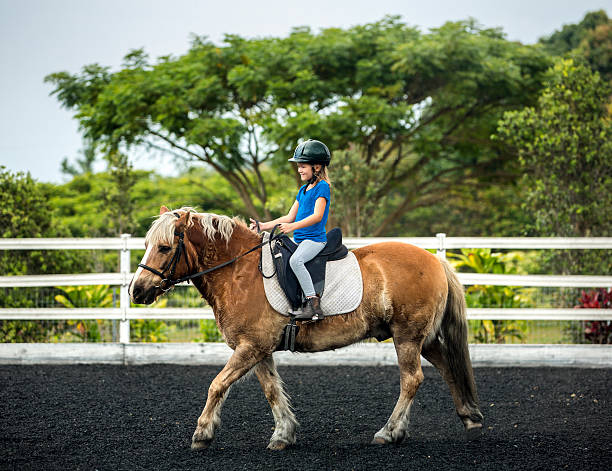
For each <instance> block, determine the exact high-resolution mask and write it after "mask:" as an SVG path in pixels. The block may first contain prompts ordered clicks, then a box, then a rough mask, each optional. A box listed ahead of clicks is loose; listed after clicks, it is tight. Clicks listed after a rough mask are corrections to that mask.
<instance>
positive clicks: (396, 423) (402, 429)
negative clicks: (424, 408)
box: [372, 336, 424, 445]
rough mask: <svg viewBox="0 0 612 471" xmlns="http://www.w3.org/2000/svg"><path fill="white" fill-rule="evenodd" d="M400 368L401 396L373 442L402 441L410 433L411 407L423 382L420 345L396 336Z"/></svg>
mask: <svg viewBox="0 0 612 471" xmlns="http://www.w3.org/2000/svg"><path fill="white" fill-rule="evenodd" d="M394 341H395V350H396V352H397V359H398V364H399V368H400V396H399V399H398V400H397V403H396V404H395V408H394V409H393V412H392V413H391V417H389V420H387V423H386V424H385V426H384V427H383V428H381V429H380V430H379V431H378V432H376V434H375V435H374V439H373V440H372V443H373V444H377V445H383V444H386V443H401V442H402V441H404V439H405V438H406V436H407V435H408V423H409V421H410V407H411V406H412V401H413V400H414V395H415V394H416V392H417V389H419V386H420V384H421V383H422V382H423V379H424V376H423V370H422V369H421V356H420V345H419V344H417V343H416V342H413V341H408V342H401V340H400V339H399V338H398V337H397V336H396V337H394Z"/></svg>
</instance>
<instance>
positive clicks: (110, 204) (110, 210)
mask: <svg viewBox="0 0 612 471" xmlns="http://www.w3.org/2000/svg"><path fill="white" fill-rule="evenodd" d="M107 160H108V166H109V172H108V173H109V176H110V180H111V182H112V185H109V186H107V187H105V188H104V192H103V204H104V207H105V209H106V211H105V213H104V218H103V220H104V227H106V228H107V230H108V231H109V232H110V233H111V234H112V235H114V236H119V235H121V234H126V233H127V234H129V233H131V232H132V230H133V228H134V215H133V213H134V209H135V205H134V198H133V196H132V187H133V186H134V183H135V181H136V177H135V175H134V173H133V171H132V165H131V164H130V163H129V161H128V157H127V155H125V154H121V153H118V152H111V153H109V155H108V156H107Z"/></svg>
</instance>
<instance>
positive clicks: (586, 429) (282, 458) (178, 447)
mask: <svg viewBox="0 0 612 471" xmlns="http://www.w3.org/2000/svg"><path fill="white" fill-rule="evenodd" d="M220 369H221V368H220V367H218V366H174V365H148V366H127V367H126V366H105V365H81V366H79V365H72V366H0V385H1V387H0V411H1V414H0V469H18V470H24V469H45V470H46V469H62V470H63V469H87V470H93V469H104V470H116V469H126V470H128V469H129V470H132V469H164V470H166V469H168V470H169V469H173V470H174V469H203V470H208V469H223V470H242V469H247V470H259V469H262V470H299V471H302V470H304V471H306V470H315V469H317V470H318V469H323V470H353V469H354V470H368V471H373V470H376V469H383V468H384V469H401V470H405V469H419V470H423V469H471V470H472V469H493V470H495V471H500V470H505V469H513V470H524V469H546V470H553V469H554V470H556V469H569V470H582V469H584V470H597V469H602V470H604V469H605V470H608V469H611V463H612V443H611V439H612V409H611V405H612V404H611V402H612V392H611V391H612V370H610V369H566V368H563V369H562V368H477V369H476V370H475V373H476V381H477V384H478V388H479V394H480V403H481V409H482V412H483V414H484V417H485V431H486V434H485V435H484V436H483V437H482V438H481V439H479V440H476V441H472V442H466V441H465V440H464V435H463V426H462V425H461V422H460V420H459V418H458V417H457V416H456V414H455V411H454V407H453V404H452V400H451V397H450V394H449V393H448V388H447V386H446V384H445V383H444V382H443V381H442V379H441V378H440V375H439V374H438V373H437V371H436V370H434V369H430V368H427V369H425V382H424V383H423V385H422V386H421V388H420V389H419V391H418V393H417V396H416V400H415V403H414V405H413V408H412V414H411V417H412V421H411V437H410V438H409V439H407V440H406V441H405V442H404V443H403V444H401V445H399V446H384V447H379V446H372V445H369V443H370V440H371V439H372V437H373V435H374V433H375V432H376V431H377V430H378V429H379V428H380V427H382V426H383V425H384V423H385V421H386V419H387V418H388V416H389V415H390V413H391V410H392V409H393V406H394V404H395V401H396V399H397V394H398V392H399V380H398V370H397V368H395V367H317V366H313V367H280V368H279V372H280V374H281V376H282V377H283V379H284V381H285V383H286V385H287V391H288V393H289V394H290V395H291V397H292V401H293V405H294V408H295V412H296V415H297V418H298V420H299V421H300V424H301V425H300V428H299V429H298V442H297V444H296V445H295V446H293V447H291V448H289V449H287V450H284V451H280V452H279V451H276V452H273V451H269V450H267V449H266V445H267V443H268V439H269V438H270V436H271V434H272V431H273V427H274V421H273V418H272V413H271V411H270V409H269V407H268V404H267V402H266V400H265V397H264V395H263V393H262V392H261V389H260V387H259V383H258V382H257V380H256V378H255V377H254V376H250V377H248V378H246V379H245V380H243V381H241V382H240V383H238V384H237V385H235V386H234V387H233V388H232V390H231V392H230V394H229V396H228V398H227V401H226V403H225V406H224V409H223V414H222V424H221V427H220V429H219V431H218V434H217V436H216V438H215V441H214V442H213V444H212V445H211V447H210V448H209V449H208V450H205V451H198V452H195V451H192V450H191V449H190V447H189V446H190V440H191V435H192V433H193V430H194V428H195V424H196V420H197V418H198V416H199V414H200V412H201V410H202V408H203V406H204V402H205V398H206V392H207V389H208V385H209V384H210V382H211V380H212V379H213V378H214V376H215V375H216V374H217V372H218V371H219V370H220Z"/></svg>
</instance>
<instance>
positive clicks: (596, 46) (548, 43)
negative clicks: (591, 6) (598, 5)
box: [540, 10, 612, 81]
mask: <svg viewBox="0 0 612 471" xmlns="http://www.w3.org/2000/svg"><path fill="white" fill-rule="evenodd" d="M540 43H542V44H543V45H544V46H545V47H546V49H547V50H549V51H550V52H551V53H552V54H555V55H559V56H563V55H571V56H573V57H574V58H582V59H584V60H586V62H587V63H588V64H589V65H590V67H591V68H592V69H593V70H596V71H597V72H599V73H600V75H601V76H602V78H603V79H605V80H608V81H612V19H610V18H608V15H607V14H606V12H605V11H604V10H598V11H592V12H588V13H587V14H586V15H585V16H584V18H583V19H582V21H580V23H577V24H568V25H564V26H563V28H561V29H560V30H558V31H555V32H554V33H552V34H551V35H550V36H546V37H543V38H541V39H540Z"/></svg>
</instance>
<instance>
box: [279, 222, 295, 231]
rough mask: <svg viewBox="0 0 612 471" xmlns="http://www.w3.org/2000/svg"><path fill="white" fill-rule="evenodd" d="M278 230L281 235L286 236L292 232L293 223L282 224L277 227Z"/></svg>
mask: <svg viewBox="0 0 612 471" xmlns="http://www.w3.org/2000/svg"><path fill="white" fill-rule="evenodd" d="M278 229H279V230H280V231H281V232H282V233H283V234H288V233H289V232H292V231H293V223H291V222H283V223H282V224H280V225H279V226H278Z"/></svg>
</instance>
